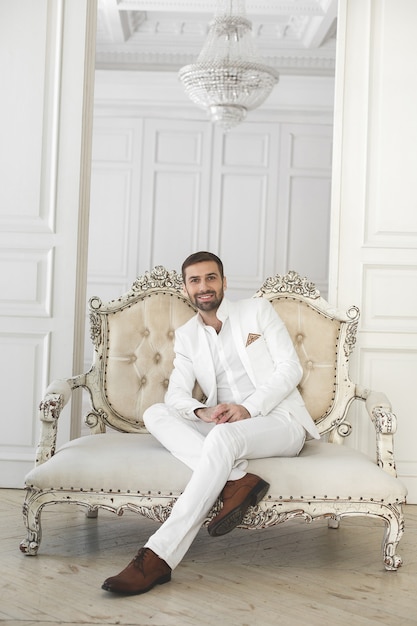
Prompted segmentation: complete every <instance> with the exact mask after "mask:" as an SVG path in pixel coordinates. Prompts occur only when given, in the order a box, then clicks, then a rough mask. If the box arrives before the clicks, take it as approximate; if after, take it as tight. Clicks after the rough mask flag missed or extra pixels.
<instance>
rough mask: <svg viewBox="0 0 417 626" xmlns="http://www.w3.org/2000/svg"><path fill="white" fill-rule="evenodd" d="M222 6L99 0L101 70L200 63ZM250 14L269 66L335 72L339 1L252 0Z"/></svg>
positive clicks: (174, 0)
mask: <svg viewBox="0 0 417 626" xmlns="http://www.w3.org/2000/svg"><path fill="white" fill-rule="evenodd" d="M221 1H223V2H225V1H226V0H221ZM230 1H231V0H228V2H230ZM233 1H234V2H236V0H233ZM237 1H239V0H237ZM240 1H241V0H240ZM218 8H219V0H99V2H98V25H97V51H96V67H97V69H132V70H172V71H177V70H178V69H179V68H180V67H182V66H183V65H187V64H188V63H193V62H195V61H196V59H197V56H198V54H199V52H200V50H201V48H202V45H203V42H204V39H205V36H206V34H207V32H208V26H209V23H210V21H211V19H212V18H213V16H214V14H215V12H216V10H217V9H218ZM246 15H247V17H248V18H249V19H250V20H251V22H252V33H253V35H254V37H255V39H256V42H257V47H258V50H259V52H260V54H261V56H262V58H263V61H264V62H265V63H266V64H268V65H271V66H272V67H275V68H276V69H277V70H278V71H279V72H280V73H281V74H307V75H318V76H331V75H333V74H334V65H335V48H336V45H335V44H336V21H337V20H336V18H337V0H246Z"/></svg>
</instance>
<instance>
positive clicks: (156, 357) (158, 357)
mask: <svg viewBox="0 0 417 626" xmlns="http://www.w3.org/2000/svg"><path fill="white" fill-rule="evenodd" d="M154 360H155V363H159V361H160V360H161V355H160V354H159V352H157V353H156V354H155V356H154Z"/></svg>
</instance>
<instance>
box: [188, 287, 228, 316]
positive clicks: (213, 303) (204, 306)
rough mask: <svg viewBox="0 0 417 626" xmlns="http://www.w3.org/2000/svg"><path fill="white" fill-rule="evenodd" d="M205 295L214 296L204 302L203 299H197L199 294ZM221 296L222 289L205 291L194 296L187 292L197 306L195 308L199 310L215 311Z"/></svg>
mask: <svg viewBox="0 0 417 626" xmlns="http://www.w3.org/2000/svg"><path fill="white" fill-rule="evenodd" d="M207 295H212V296H214V297H213V298H212V299H211V300H209V301H208V302H205V301H204V300H203V301H201V300H199V297H200V296H207ZM223 296H224V291H223V289H222V290H221V291H220V292H219V293H217V292H216V291H206V292H205V293H201V294H198V295H196V296H194V297H191V296H190V294H188V297H189V298H190V300H191V302H192V303H193V304H194V305H195V306H196V307H197V309H199V311H217V309H218V308H219V306H220V304H221V302H222V300H223Z"/></svg>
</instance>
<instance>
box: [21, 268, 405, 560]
mask: <svg viewBox="0 0 417 626" xmlns="http://www.w3.org/2000/svg"><path fill="white" fill-rule="evenodd" d="M255 295H256V297H265V298H268V299H269V300H270V301H271V302H272V304H273V306H274V307H275V308H276V310H277V311H278V313H279V315H280V316H281V317H282V318H283V320H284V321H285V323H286V325H287V327H288V330H289V332H290V335H291V337H292V339H293V341H294V345H295V347H296V349H297V352H298V355H299V357H300V361H301V363H302V366H303V371H304V375H303V378H302V381H301V383H300V391H301V393H302V395H303V397H304V400H305V402H306V404H307V407H308V409H309V411H310V413H311V414H312V416H313V418H314V419H315V421H316V424H317V426H318V428H319V431H320V433H321V434H322V440H321V441H319V442H316V441H309V442H307V443H306V446H305V448H304V449H303V451H302V453H301V454H300V456H299V457H297V458H293V459H291V458H290V459H288V458H270V459H258V460H252V461H250V464H249V471H252V472H254V473H257V474H260V475H262V476H263V477H264V478H265V479H266V480H268V482H270V484H271V488H270V490H269V492H268V494H267V496H266V497H265V498H264V500H263V501H262V502H260V504H259V505H258V506H257V507H253V508H251V509H250V510H249V512H248V514H247V515H246V517H245V520H244V522H243V526H246V527H248V528H263V527H267V526H271V525H273V524H276V523H280V522H283V521H286V520H287V519H291V518H292V517H295V516H300V517H303V518H305V519H306V520H307V521H311V520H313V519H316V518H327V519H329V522H331V524H332V525H333V526H334V525H335V523H337V522H338V520H339V519H341V518H342V517H343V516H344V515H352V514H354V515H365V516H369V515H371V516H373V517H377V518H380V519H381V521H382V522H384V524H385V526H386V531H385V536H384V541H383V561H384V565H385V567H386V568H387V569H392V570H395V569H397V568H398V567H399V565H401V558H400V557H399V555H397V554H396V547H397V544H398V542H399V540H400V537H401V535H402V532H403V513H402V508H401V505H402V503H403V502H404V501H405V497H406V489H405V487H404V485H403V484H402V483H401V482H400V481H399V480H398V478H397V477H396V471H395V461H394V456H393V434H394V432H395V425H396V420H395V415H394V414H393V413H392V411H391V407H390V404H389V401H388V400H387V398H386V397H385V396H384V395H383V394H380V393H378V394H377V393H374V392H370V391H368V390H367V391H365V390H362V389H361V388H360V387H358V386H356V385H355V384H354V383H353V382H352V381H351V380H350V378H349V371H348V361H349V355H350V353H351V351H352V349H353V347H354V343H355V333H356V328H357V323H358V319H359V311H358V309H357V308H356V307H352V308H351V309H350V310H349V311H348V312H347V313H346V314H344V313H343V314H342V313H340V312H337V311H334V310H333V309H331V308H330V307H329V305H328V304H327V302H325V301H324V300H323V299H322V298H321V297H320V295H319V294H318V292H317V290H316V289H315V287H314V285H312V284H311V283H309V282H308V281H306V279H302V278H301V277H300V276H298V274H296V273H294V272H290V273H289V274H287V275H286V276H284V277H281V276H276V277H273V278H269V279H267V280H266V281H265V283H264V284H263V285H262V286H261V288H260V290H259V291H258V292H257V294H255ZM90 312H91V336H92V340H93V342H94V346H95V360H94V364H93V366H92V368H91V370H90V371H89V372H88V373H86V374H83V375H81V376H77V377H74V378H69V379H67V380H66V381H56V382H55V383H53V384H52V385H50V387H49V388H48V390H47V394H46V396H45V398H44V400H43V402H42V404H41V412H40V419H41V421H42V434H41V441H40V444H39V448H38V452H37V460H36V464H35V467H34V469H33V470H32V471H31V472H29V474H28V475H27V477H26V481H25V482H26V487H27V496H26V501H25V505H24V519H25V524H26V527H27V531H28V534H27V538H26V539H25V540H24V541H22V543H21V549H22V551H23V552H25V553H26V554H32V555H34V554H36V553H37V551H38V548H39V545H40V541H41V526H40V513H41V510H42V508H43V507H44V506H45V505H47V504H53V503H59V502H66V503H74V504H78V505H82V506H85V507H86V508H87V510H88V511H89V512H95V511H97V509H98V508H100V507H103V508H106V509H109V510H111V511H115V512H117V513H120V512H122V511H123V510H124V509H126V508H127V509H131V510H134V511H137V512H138V513H141V514H143V515H146V516H148V517H150V518H152V519H155V520H158V521H163V520H164V519H166V517H167V516H168V515H169V513H170V510H171V508H172V505H173V502H174V501H175V498H176V497H178V495H179V494H180V493H181V491H182V490H183V489H184V487H185V485H186V483H187V481H188V479H189V477H190V470H189V469H188V468H187V467H186V466H185V465H184V464H183V463H181V462H180V461H178V460H177V459H175V458H174V457H173V456H172V455H171V454H169V453H168V452H167V451H166V450H165V449H164V448H163V447H162V446H161V445H160V444H159V443H158V442H157V441H156V440H155V439H154V438H153V437H152V436H151V435H150V434H148V433H146V429H145V428H144V426H143V421H142V416H143V412H144V410H145V409H146V408H147V407H148V406H149V405H151V404H153V403H155V402H161V401H163V398H164V394H165V391H166V388H167V385H168V380H169V376H170V373H171V370H172V362H173V340H174V332H175V329H176V328H177V327H178V326H179V325H181V324H183V323H184V322H185V321H187V320H188V319H189V318H190V317H191V316H192V315H194V314H195V311H194V309H193V308H192V306H191V304H190V303H189V302H188V300H187V299H186V298H185V297H184V295H183V292H182V283H181V278H180V276H179V275H178V274H176V272H167V270H165V269H164V268H162V267H157V268H155V269H154V270H153V271H152V272H151V273H148V274H146V275H145V276H142V277H139V278H138V279H137V281H136V282H135V284H134V285H133V286H132V289H131V291H129V292H128V293H127V294H125V295H124V296H122V297H121V298H119V299H118V300H114V301H112V302H109V303H102V302H101V301H100V300H99V299H98V298H92V299H91V301H90ZM79 386H83V387H85V388H86V389H88V390H89V392H90V395H91V399H92V409H91V411H90V413H89V414H88V415H87V416H86V422H87V423H88V425H89V426H90V427H91V430H92V433H93V434H92V435H91V436H86V437H81V438H79V439H75V440H73V441H70V442H68V443H66V444H65V445H63V446H62V447H61V448H60V449H59V450H57V451H55V439H56V428H57V424H58V419H59V416H60V413H61V410H62V407H63V406H64V404H65V403H66V402H67V401H68V399H69V397H70V395H71V390H72V389H73V388H76V387H79ZM195 393H196V396H197V397H199V398H201V392H200V391H199V389H198V388H197V387H196V390H195ZM355 399H359V400H364V401H365V403H364V409H365V408H366V410H367V412H368V413H367V414H368V417H369V418H370V419H371V420H372V422H373V423H374V425H375V437H376V459H375V460H372V459H369V458H368V457H367V456H365V455H364V454H362V453H360V452H358V451H357V450H354V449H352V448H350V447H348V446H343V445H341V444H342V443H343V440H344V438H345V437H346V436H348V435H349V434H350V431H351V426H350V424H349V423H348V422H347V419H346V417H347V410H348V407H349V405H350V404H351V402H352V401H354V400H355ZM364 414H365V411H364ZM108 427H111V428H110V431H109V432H106V430H108ZM116 431H121V432H116ZM218 507H219V503H217V504H216V506H215V507H214V508H213V511H212V512H211V513H210V515H209V517H208V519H210V517H211V516H212V515H213V514H214V513H215V512H216V510H218Z"/></svg>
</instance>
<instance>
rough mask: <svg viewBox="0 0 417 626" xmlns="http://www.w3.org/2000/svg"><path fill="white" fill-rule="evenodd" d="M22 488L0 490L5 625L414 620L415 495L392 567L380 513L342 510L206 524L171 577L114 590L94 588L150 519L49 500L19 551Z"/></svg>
mask: <svg viewBox="0 0 417 626" xmlns="http://www.w3.org/2000/svg"><path fill="white" fill-rule="evenodd" d="M23 497H24V492H23V491H19V490H8V489H3V490H0V529H1V532H0V537H1V539H0V546H1V561H0V581H1V585H0V624H1V625H2V626H4V625H9V624H10V625H11V624H13V625H14V626H31V625H32V624H42V625H54V624H63V625H65V624H84V625H88V624H122V625H126V624H135V625H140V626H142V625H152V626H171V625H174V624H175V625H176V626H188V625H193V626H197V625H198V626H202V625H206V624H210V625H214V626H216V625H217V624H218V625H219V626H235V625H236V626H268V625H270V624H271V625H280V624H282V625H284V624H285V625H286V626H293V625H294V626H300V624H303V623H304V624H309V625H311V626H316V625H317V626H327V625H328V626H330V625H335V626H344V625H345V624H346V626H347V625H349V626H370V625H371V624H389V625H396V626H408V625H411V624H417V598H416V596H417V585H416V582H417V506H411V505H408V506H407V507H406V532H405V534H404V537H403V539H402V541H401V544H400V547H401V550H400V551H399V552H400V554H401V555H402V557H403V559H404V565H403V567H402V568H401V569H400V570H399V571H398V572H387V571H385V569H384V567H383V564H382V558H381V551H380V544H381V539H382V535H383V530H384V528H383V524H382V523H381V522H379V521H377V520H368V519H363V518H354V519H350V520H345V521H343V522H342V524H341V526H340V528H339V529H338V530H329V529H328V528H327V524H326V522H324V521H323V522H322V521H320V522H314V523H313V524H306V523H304V522H302V521H301V520H293V521H291V522H288V523H285V524H281V525H279V526H275V527H274V528H270V529H266V530H259V531H245V530H239V529H237V530H235V531H234V532H232V533H230V534H229V535H226V536H225V537H221V538H217V539H213V538H211V537H210V536H209V535H208V533H207V531H206V530H205V529H202V530H201V531H200V533H199V535H198V537H197V539H196V541H195V542H194V544H193V545H192V547H191V549H190V551H189V552H188V554H187V555H186V557H185V559H184V560H183V562H182V563H181V564H180V565H179V566H178V568H177V569H176V570H175V572H174V573H173V577H172V581H171V582H170V583H168V584H166V585H162V586H159V587H156V588H154V589H153V590H152V591H151V592H149V593H147V594H144V595H142V596H133V597H119V596H114V595H112V594H110V593H107V592H105V591H102V590H101V583H102V581H103V580H104V579H105V578H107V576H111V575H113V574H116V573H117V572H119V571H120V570H121V569H122V568H123V567H124V566H125V565H126V564H127V562H128V561H129V560H130V559H131V557H132V556H133V554H134V553H135V552H136V550H137V548H138V547H140V546H141V545H142V544H143V543H144V542H145V540H146V539H147V537H148V535H149V534H150V533H152V532H153V530H154V529H155V528H156V527H157V524H156V523H155V522H152V521H149V520H146V519H145V518H142V517H139V516H137V515H135V514H134V513H130V512H127V513H125V514H124V515H123V516H121V517H117V516H116V515H114V514H112V513H109V512H105V511H103V512H102V511H100V513H99V516H98V518H97V519H87V518H86V517H85V514H84V510H83V509H82V508H81V507H76V506H71V505H63V506H56V507H54V506H52V507H49V509H48V508H46V509H44V512H43V515H42V519H43V541H42V545H41V549H40V551H39V554H38V556H36V557H30V556H25V555H23V554H22V553H20V551H19V542H20V540H21V539H22V538H23V537H24V534H25V533H24V528H23V522H22V515H21V505H22V502H23Z"/></svg>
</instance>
